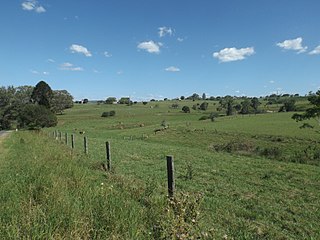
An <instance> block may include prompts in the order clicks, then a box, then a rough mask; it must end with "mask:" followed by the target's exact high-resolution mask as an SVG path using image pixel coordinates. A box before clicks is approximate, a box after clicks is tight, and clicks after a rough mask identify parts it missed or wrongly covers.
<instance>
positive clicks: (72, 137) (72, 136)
mask: <svg viewBox="0 0 320 240" xmlns="http://www.w3.org/2000/svg"><path fill="white" fill-rule="evenodd" d="M71 148H72V149H74V134H71Z"/></svg>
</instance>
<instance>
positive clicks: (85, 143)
mask: <svg viewBox="0 0 320 240" xmlns="http://www.w3.org/2000/svg"><path fill="white" fill-rule="evenodd" d="M83 144H84V153H85V154H88V139H87V137H84V138H83Z"/></svg>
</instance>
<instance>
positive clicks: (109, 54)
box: [103, 51, 112, 58]
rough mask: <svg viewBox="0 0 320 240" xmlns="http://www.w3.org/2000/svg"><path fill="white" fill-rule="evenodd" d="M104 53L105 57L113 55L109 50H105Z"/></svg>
mask: <svg viewBox="0 0 320 240" xmlns="http://www.w3.org/2000/svg"><path fill="white" fill-rule="evenodd" d="M103 55H104V56H105V57H107V58H109V57H112V54H111V53H109V52H107V51H105V52H104V53H103Z"/></svg>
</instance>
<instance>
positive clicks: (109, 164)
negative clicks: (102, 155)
mask: <svg viewBox="0 0 320 240" xmlns="http://www.w3.org/2000/svg"><path fill="white" fill-rule="evenodd" d="M106 157H107V166H106V167H107V170H108V171H111V150H110V142H106Z"/></svg>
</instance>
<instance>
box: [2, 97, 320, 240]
mask: <svg viewBox="0 0 320 240" xmlns="http://www.w3.org/2000/svg"><path fill="white" fill-rule="evenodd" d="M172 103H174V102H172V101H168V102H150V103H148V104H147V105H143V104H141V103H138V104H134V105H132V106H125V105H104V104H102V105H97V104H87V105H76V106H75V107H74V108H72V109H70V110H67V111H66V112H65V114H64V115H61V116H59V124H58V126H57V127H56V128H51V129H47V130H46V131H45V132H44V134H43V135H42V134H40V135H36V134H30V133H25V132H21V133H19V132H18V133H13V134H12V135H11V137H10V139H9V140H7V141H6V142H5V144H4V147H5V148H6V149H7V150H6V152H7V153H6V157H4V156H0V160H1V167H0V169H1V171H0V172H1V178H2V179H6V181H7V182H8V184H5V185H2V187H1V189H0V191H1V193H2V196H5V197H2V203H3V204H2V208H1V213H0V216H6V217H1V220H2V224H3V223H4V222H9V224H6V225H4V227H3V228H2V232H1V234H2V236H9V238H10V236H20V237H21V236H24V235H23V234H24V231H31V233H30V234H32V233H33V232H32V231H35V233H36V234H39V233H42V234H43V235H37V236H45V237H44V238H53V239H57V238H68V237H69V238H70V237H71V238H74V237H76V238H81V239H90V238H96V239H108V238H109V239H170V238H168V236H169V235H162V236H161V234H159V232H162V233H163V234H164V233H165V232H166V231H168V232H169V230H168V229H170V226H171V227H172V226H175V229H183V227H182V226H181V223H177V222H174V221H175V220H172V219H171V218H170V217H168V216H167V215H165V217H164V215H163V213H162V211H163V210H164V209H165V205H166V201H165V199H166V194H167V191H166V161H165V158H166V155H173V156H174V164H175V170H176V171H175V179H176V190H177V194H180V193H185V194H187V196H190V199H193V198H192V196H194V195H197V194H201V195H202V201H201V205H200V208H199V217H198V218H197V219H196V227H195V228H196V229H197V230H195V229H192V228H191V229H190V230H189V232H190V233H191V232H194V231H195V232H197V233H199V232H200V233H201V232H203V234H204V235H203V236H206V233H208V234H209V235H208V236H210V237H209V239H212V238H213V239H223V238H224V239H318V238H320V230H319V229H320V224H319V223H320V211H319V206H320V200H319V199H320V192H319V189H320V169H319V161H318V159H316V158H312V159H311V158H310V159H309V158H308V157H310V156H311V150H310V147H309V146H312V149H313V150H312V151H315V153H316V151H317V149H316V148H317V145H318V144H319V133H318V132H317V131H319V127H318V126H316V127H315V128H313V129H300V128H299V126H300V125H301V123H296V122H295V121H293V120H292V119H291V116H292V113H267V114H258V115H245V116H240V115H235V116H231V117H226V116H221V117H219V118H217V119H216V121H214V122H211V121H210V120H204V121H199V118H200V117H201V116H203V115H208V114H209V113H210V112H213V111H216V108H217V105H218V104H217V103H215V104H214V102H210V103H209V108H208V110H207V111H205V112H204V111H199V110H191V113H182V112H181V108H182V106H184V105H187V106H190V107H192V105H194V104H196V103H197V102H192V101H177V102H176V103H177V104H179V108H178V109H172V108H171V107H170V106H171V105H172ZM199 103H201V102H199ZM303 104H304V103H303ZM111 110H114V111H116V115H115V116H114V117H108V118H102V117H101V114H102V113H103V112H105V111H111ZM220 114H221V115H222V114H223V112H220ZM163 121H165V122H166V124H167V125H168V126H169V127H168V128H167V129H166V130H163V131H159V132H157V133H156V134H155V133H154V130H155V129H160V128H162V126H161V123H162V122H163ZM310 123H312V121H311V122H310ZM54 130H58V131H61V132H62V141H61V142H60V141H59V140H55V139H54V138H53V136H52V134H53V131H54ZM80 132H85V133H84V134H80ZM64 133H68V134H69V137H70V134H74V135H75V140H76V141H75V150H73V151H71V149H70V146H65V144H64V143H63V142H64ZM84 136H86V137H87V138H88V143H89V154H88V155H85V154H83V138H84ZM21 139H23V140H21ZM106 141H110V143H111V155H112V169H113V170H112V171H113V172H112V173H111V174H105V173H104V171H103V169H102V167H101V164H102V163H104V162H105V142H106ZM69 143H70V139H69ZM239 143H241V144H240V146H241V148H240V149H235V150H234V151H229V152H228V151H225V149H223V148H222V149H220V150H217V147H219V146H224V145H226V146H229V145H230V144H231V145H232V144H235V145H236V146H238V145H239ZM232 146H234V145H232ZM13 148H14V149H13ZM17 149H19V150H17ZM266 149H267V150H269V151H271V153H272V151H273V150H274V149H277V151H279V152H280V153H281V155H280V156H277V157H275V156H273V155H272V154H269V155H268V154H266V155H263V154H259V153H260V152H259V151H261V152H263V150H266ZM266 152H268V151H266ZM305 152H306V154H309V155H310V156H309V155H308V156H305V155H303V154H304V153H305ZM43 153H45V154H43ZM301 153H303V154H301ZM312 153H313V152H312ZM312 156H313V155H312ZM314 156H316V154H315V155H314ZM16 159H18V160H20V161H22V160H23V159H27V160H26V161H23V162H22V163H21V164H20V163H19V161H16ZM302 160H303V161H302ZM11 163H13V164H14V165H13V166H12V165H11ZM16 172H18V174H19V175H18V176H19V177H16V178H14V176H15V174H16ZM12 179H15V180H14V181H13V180H12ZM25 182H27V183H25ZM101 183H104V184H103V186H104V187H103V189H106V190H103V191H107V192H108V195H107V196H106V195H102V196H101ZM20 184H21V187H19V186H20ZM34 184H36V186H34ZM59 185H61V186H62V188H61V189H60V188H58V186H59ZM37 187H40V188H41V189H42V187H44V189H45V190H43V191H40V192H41V194H42V193H43V194H44V195H41V197H42V198H41V201H39V202H38V203H37V204H35V206H36V207H35V208H36V209H34V208H33V207H30V206H28V201H26V199H25V198H30V194H34V193H33V191H34V190H33V189H37ZM25 188H26V189H25ZM29 188H31V190H32V191H31V190H28V189H29ZM110 188H111V189H114V190H112V191H111V193H110V192H109V190H110ZM9 189H13V190H12V191H9ZM30 191H31V192H30ZM21 192H22V193H23V194H21ZM8 194H9V195H8ZM103 194H106V193H105V192H103ZM31 196H33V195H31ZM90 196H91V197H90ZM106 197H108V200H106V202H103V201H105V198H106ZM9 199H14V200H13V201H9ZM42 201H43V202H42ZM87 201H88V202H87ZM190 201H191V202H192V200H190ZM9 206H10V207H12V210H8V209H11V208H10V207H9ZM8 207H9V208H8ZM21 209H22V210H21ZM28 211H32V215H31V219H25V218H22V220H21V219H19V217H21V216H24V215H26V216H30V214H28ZM110 211H111V216H110V217H108V213H109V212H110ZM197 211H198V210H197ZM81 212H83V214H82V213H81ZM11 213H12V214H11ZM13 213H14V214H13ZM15 214H17V217H13V216H15ZM33 214H34V215H33ZM101 215H102V217H101V218H99V216H101ZM179 216H180V215H179ZM33 218H36V219H38V221H36V225H32V224H30V221H31V220H33ZM176 218H178V219H179V217H176ZM174 219H175V218H174ZM131 222H132V224H131V225H130V223H131ZM159 222H161V224H160V225H159ZM21 223H22V227H20V226H21ZM44 223H45V226H47V227H46V228H41V226H43V224H44ZM172 224H173V225H172ZM179 224H180V225H179ZM80 229H83V230H82V231H81V230H80ZM159 229H160V230H159ZM8 230H9V233H10V234H11V235H4V233H5V232H7V231H8ZM21 231H22V232H21ZM173 232H174V231H173ZM171 233H172V231H171ZM28 236H31V235H28ZM48 236H49V237H48ZM171 236H172V235H171ZM175 236H177V235H175ZM179 236H180V235H179ZM197 236H199V235H197ZM172 238H173V237H172ZM176 239H191V238H187V237H186V238H182V237H181V238H177V237H176Z"/></svg>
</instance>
